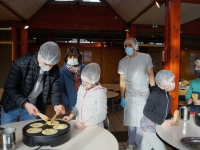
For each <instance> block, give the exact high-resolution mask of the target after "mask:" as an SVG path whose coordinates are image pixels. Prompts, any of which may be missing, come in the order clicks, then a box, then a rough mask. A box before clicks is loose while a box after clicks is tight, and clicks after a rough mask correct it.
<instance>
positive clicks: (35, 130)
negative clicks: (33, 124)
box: [26, 128, 42, 133]
mask: <svg viewBox="0 0 200 150" xmlns="http://www.w3.org/2000/svg"><path fill="white" fill-rule="evenodd" d="M41 131H42V128H29V129H27V130H26V132H27V133H39V132H41Z"/></svg>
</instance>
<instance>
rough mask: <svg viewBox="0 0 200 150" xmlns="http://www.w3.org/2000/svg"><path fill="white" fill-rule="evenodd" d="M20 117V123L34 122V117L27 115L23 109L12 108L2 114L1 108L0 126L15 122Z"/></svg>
mask: <svg viewBox="0 0 200 150" xmlns="http://www.w3.org/2000/svg"><path fill="white" fill-rule="evenodd" d="M19 116H20V121H25V120H34V119H36V116H34V115H29V113H28V111H27V110H26V109H25V108H24V109H22V108H14V109H12V110H9V111H8V112H7V113H6V112H4V109H3V107H2V108H1V125H4V124H8V123H13V122H17V119H18V117H19Z"/></svg>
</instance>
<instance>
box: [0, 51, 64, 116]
mask: <svg viewBox="0 0 200 150" xmlns="http://www.w3.org/2000/svg"><path fill="white" fill-rule="evenodd" d="M37 54H38V52H36V53H34V54H27V55H24V56H21V57H19V58H18V59H17V60H16V61H15V62H14V63H13V65H12V67H11V69H10V72H9V74H8V78H7V80H6V83H5V86H4V93H3V96H2V100H1V101H2V105H3V109H4V111H5V112H8V111H9V110H11V109H13V108H16V107H21V108H24V104H25V103H26V102H28V101H29V100H28V99H27V97H28V95H29V94H30V93H31V91H32V90H33V87H34V85H35V83H36V81H37V79H38V76H39V71H40V67H39V63H38V61H37ZM48 96H50V99H51V102H52V105H53V106H54V105H56V104H61V88H60V75H59V67H58V66H57V65H55V66H53V67H52V69H51V70H50V71H49V72H45V73H44V77H43V91H42V93H41V94H40V95H39V96H38V97H37V103H36V105H37V108H38V109H39V110H40V111H41V112H42V113H45V112H46V103H47V99H48Z"/></svg>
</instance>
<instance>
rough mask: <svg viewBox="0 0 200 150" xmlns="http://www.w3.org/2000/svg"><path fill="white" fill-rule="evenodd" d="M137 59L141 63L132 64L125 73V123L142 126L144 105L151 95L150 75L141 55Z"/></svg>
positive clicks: (126, 124)
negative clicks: (143, 64) (142, 62)
mask: <svg viewBox="0 0 200 150" xmlns="http://www.w3.org/2000/svg"><path fill="white" fill-rule="evenodd" d="M136 59H138V60H137V61H138V62H139V65H135V66H134V65H131V64H130V66H129V67H128V69H127V70H126V72H125V74H124V75H125V80H126V92H125V99H126V106H125V109H124V125H125V126H134V127H140V120H141V118H142V116H143V109H144V105H145V104H146V100H147V98H148V96H149V77H148V76H147V75H148V73H147V74H145V72H147V69H146V68H145V66H146V65H145V66H142V64H141V60H140V57H139V55H138V56H137V57H136Z"/></svg>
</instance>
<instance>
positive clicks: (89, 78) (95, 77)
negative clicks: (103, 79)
mask: <svg viewBox="0 0 200 150" xmlns="http://www.w3.org/2000/svg"><path fill="white" fill-rule="evenodd" d="M100 74H101V69H100V67H99V65H98V64H97V63H90V64H88V65H86V66H85V67H84V68H83V71H82V73H81V79H82V80H83V81H85V82H88V83H91V84H95V83H96V82H98V81H99V79H100Z"/></svg>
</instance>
